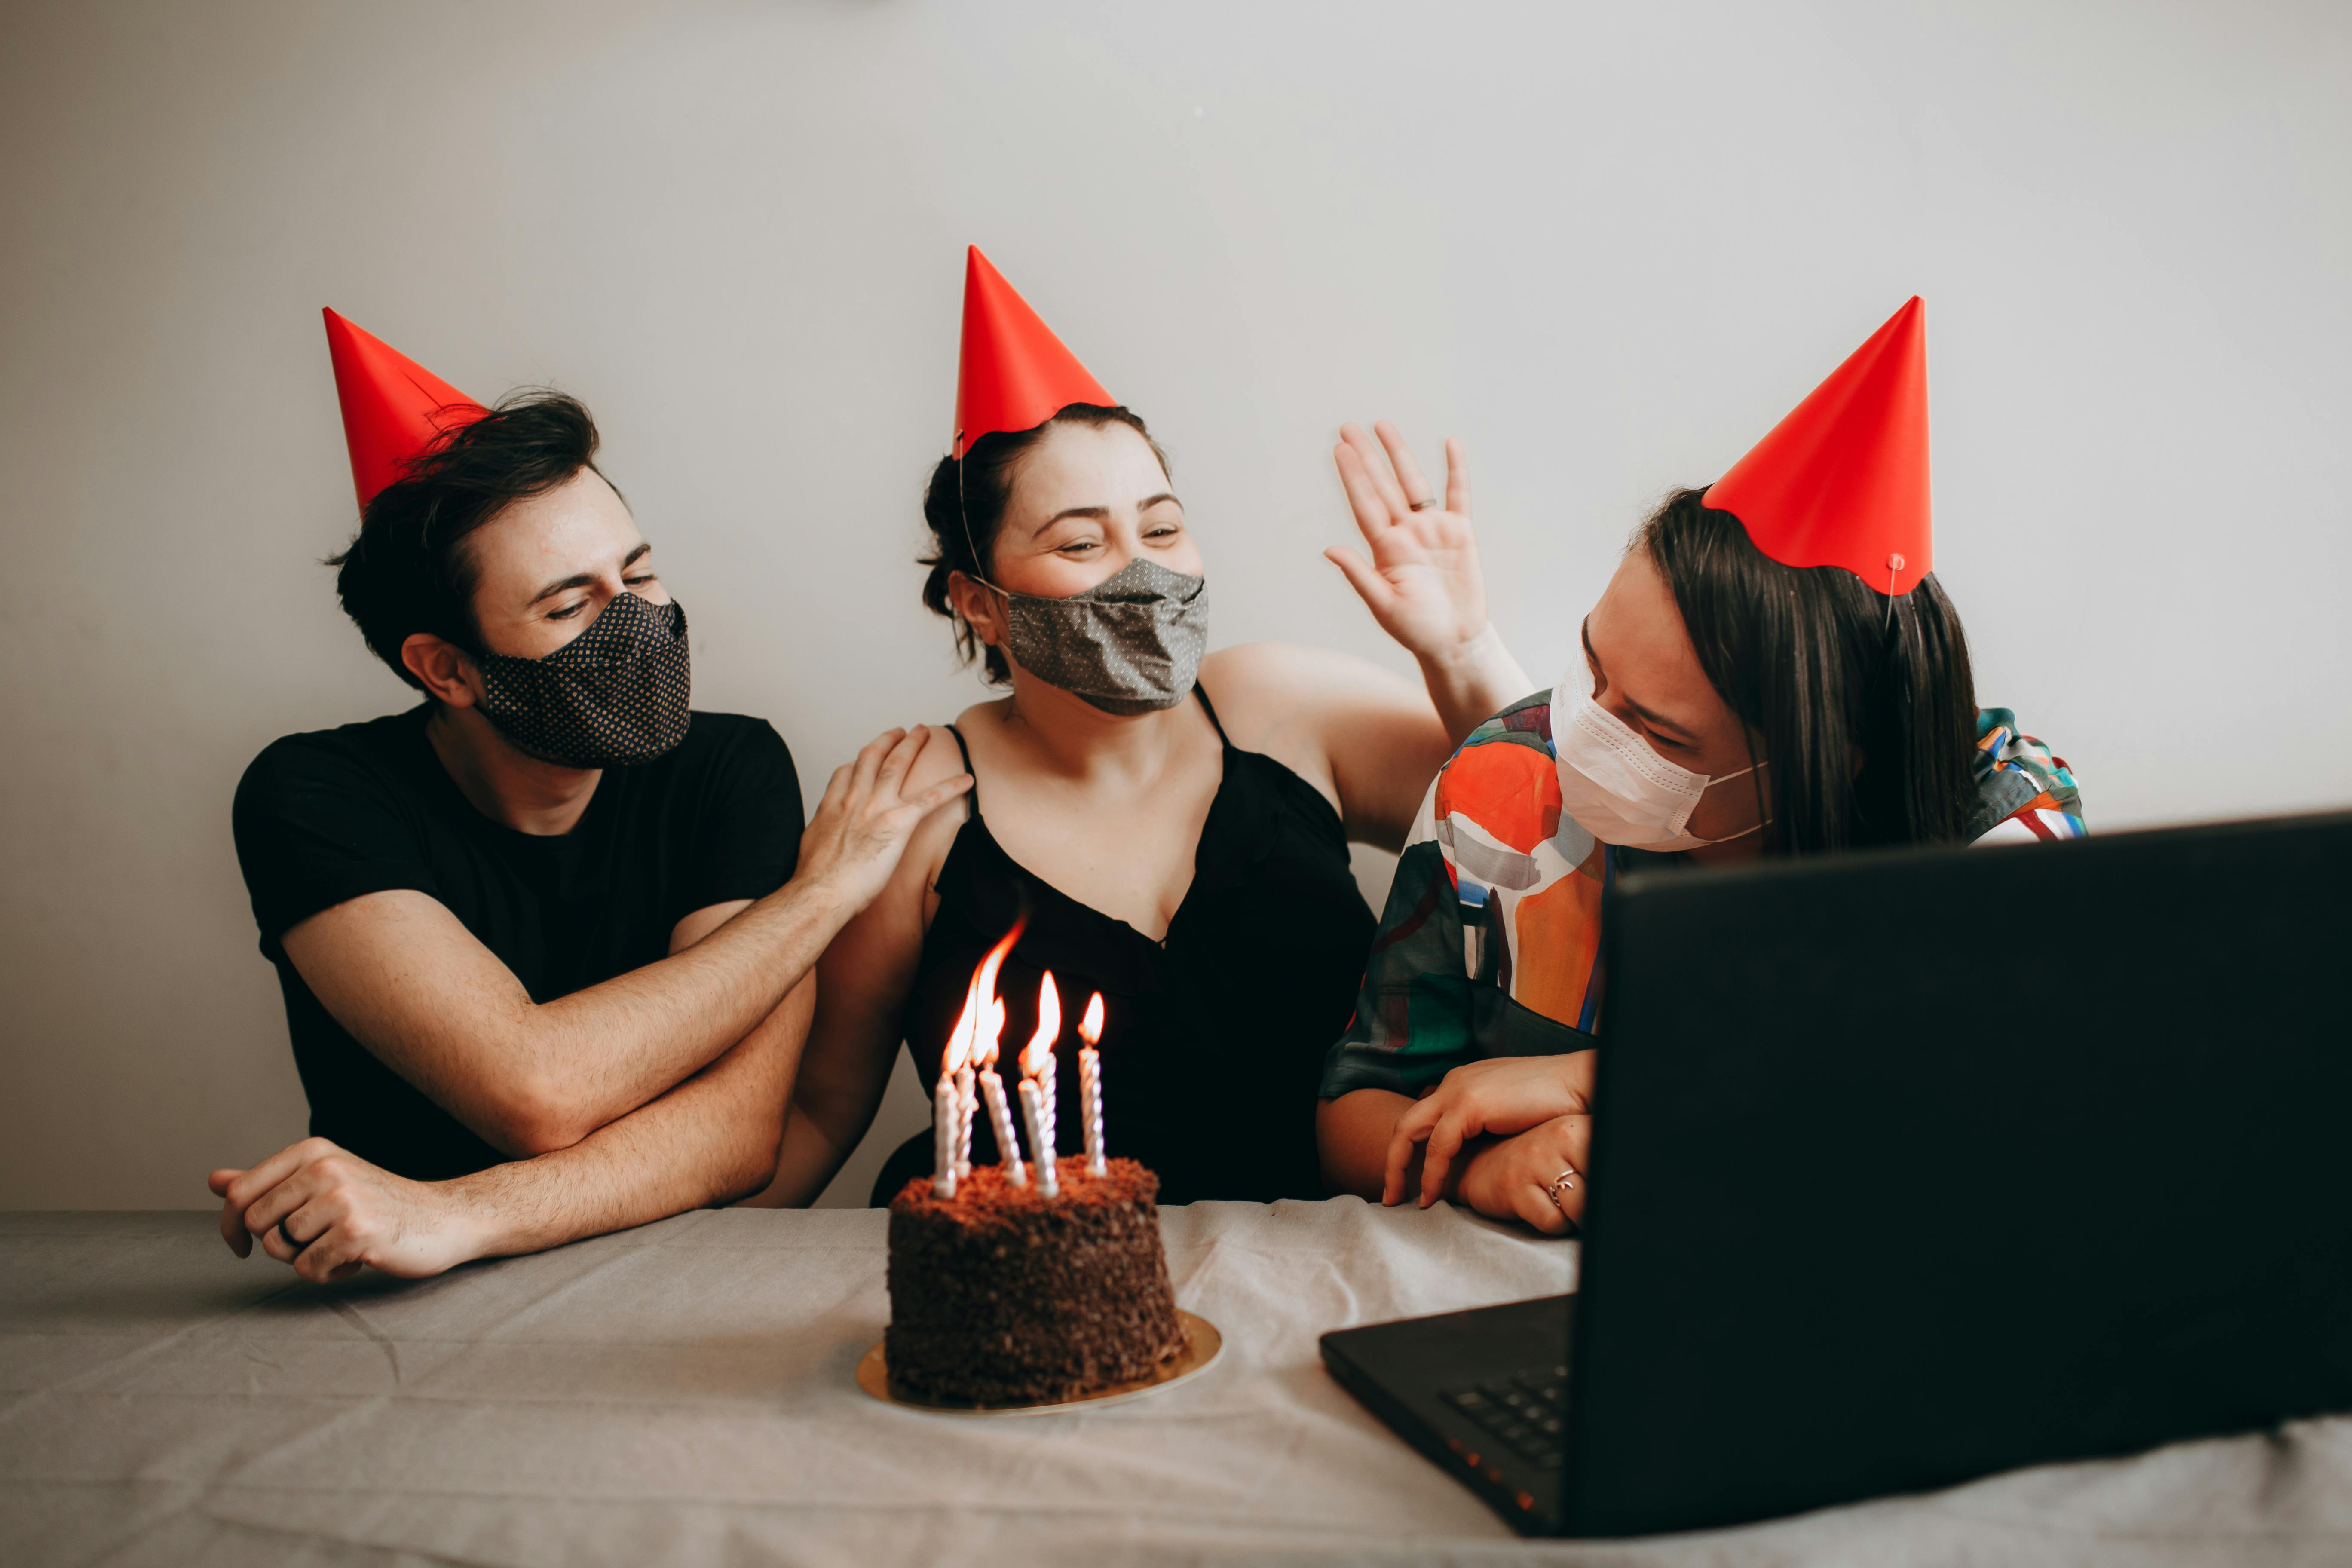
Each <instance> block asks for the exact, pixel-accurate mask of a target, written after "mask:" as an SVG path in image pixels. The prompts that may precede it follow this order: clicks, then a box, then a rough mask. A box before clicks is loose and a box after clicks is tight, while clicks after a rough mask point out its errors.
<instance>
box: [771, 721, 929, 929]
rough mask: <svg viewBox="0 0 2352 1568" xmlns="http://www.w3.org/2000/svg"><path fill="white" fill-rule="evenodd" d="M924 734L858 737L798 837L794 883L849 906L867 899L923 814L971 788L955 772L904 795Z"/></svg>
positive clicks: (893, 732)
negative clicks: (861, 740)
mask: <svg viewBox="0 0 2352 1568" xmlns="http://www.w3.org/2000/svg"><path fill="white" fill-rule="evenodd" d="M930 733H931V732H930V731H929V729H928V728H926V727H924V726H922V725H917V726H916V727H915V728H914V729H912V730H888V731H884V732H883V733H882V734H880V735H877V736H876V737H875V738H874V739H873V740H871V741H869V742H866V749H865V750H863V751H861V752H858V753H857V760H856V762H853V763H843V764H842V765H841V766H840V767H838V768H835V770H834V773H833V779H832V782H830V783H829V784H826V785H825V790H824V799H823V800H821V801H819V802H818V803H817V808H816V815H815V816H812V817H811V818H810V819H809V825H808V827H807V829H806V830H805V831H804V832H803V833H802V835H801V858H800V867H799V869H798V870H797V871H795V872H794V873H793V879H794V880H795V881H801V880H806V881H808V882H811V883H815V884H821V885H823V886H824V887H826V888H828V889H831V890H832V891H833V893H834V894H835V896H837V897H839V898H840V899H842V900H844V902H845V903H846V904H847V905H848V907H849V908H850V909H851V910H862V909H864V908H865V907H866V905H867V904H869V903H872V902H873V901H874V898H875V895H876V894H877V893H879V892H881V890H882V888H883V885H884V884H885V883H887V882H888V881H889V879H890V873H891V872H892V871H894V870H896V869H898V857H899V856H900V855H902V854H904V853H905V851H906V848H907V841H908V839H909V838H911V837H914V833H915V829H916V828H917V827H918V826H921V824H922V821H923V819H924V818H925V817H927V816H930V814H931V813H932V812H934V811H937V810H938V809H939V808H940V807H941V806H943V805H946V804H947V803H948V802H950V801H951V800H953V799H955V798H956V797H957V796H958V795H961V794H963V792H964V791H966V790H968V789H970V788H971V774H970V773H956V774H955V775H954V776H953V777H950V778H944V779H941V780H940V781H939V783H937V784H932V785H931V786H930V787H929V788H928V789H923V790H918V791H916V792H915V793H914V794H912V795H909V794H908V793H906V786H907V778H908V772H909V770H911V769H912V768H913V767H914V765H915V759H916V758H917V757H919V756H920V755H922V752H923V747H924V745H925V743H926V742H929V740H930Z"/></svg>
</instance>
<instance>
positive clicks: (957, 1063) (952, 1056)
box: [940, 991, 979, 1078]
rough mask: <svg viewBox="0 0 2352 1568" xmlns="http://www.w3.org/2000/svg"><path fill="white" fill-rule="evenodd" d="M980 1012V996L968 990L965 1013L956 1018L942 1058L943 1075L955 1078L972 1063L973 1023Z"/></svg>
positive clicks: (964, 1002)
mask: <svg viewBox="0 0 2352 1568" xmlns="http://www.w3.org/2000/svg"><path fill="white" fill-rule="evenodd" d="M978 1013H979V998H978V997H977V996H975V995H973V994H972V993H971V992H970V991H966V992H965V993H964V997H963V1013H962V1015H961V1016H960V1017H958V1018H957V1019H956V1021H955V1027H954V1028H952V1029H950V1030H949V1031H948V1048H947V1050H946V1051H945V1052H944V1053H943V1054H942V1055H941V1056H940V1076H941V1077H944V1078H953V1077H954V1076H955V1075H956V1074H958V1073H960V1072H961V1071H962V1070H963V1069H964V1068H967V1067H970V1066H971V1037H972V1033H973V1030H972V1025H973V1024H974V1023H975V1022H976V1021H977V1016H978Z"/></svg>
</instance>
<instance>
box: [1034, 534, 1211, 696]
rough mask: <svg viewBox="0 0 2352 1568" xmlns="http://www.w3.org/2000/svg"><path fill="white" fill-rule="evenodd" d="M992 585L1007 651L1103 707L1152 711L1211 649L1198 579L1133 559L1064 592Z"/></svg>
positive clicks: (1188, 685) (1187, 689)
mask: <svg viewBox="0 0 2352 1568" xmlns="http://www.w3.org/2000/svg"><path fill="white" fill-rule="evenodd" d="M990 586H992V587H993V586H994V584H990ZM996 591H997V592H998V593H1000V594H1002V595H1004V599H1005V620H1004V651H1005V652H1006V653H1008V654H1010V655H1012V656H1013V663H1015V664H1017V665H1019V666H1020V667H1021V668H1024V669H1025V670H1027V671H1028V672H1029V673H1030V674H1032V675H1034V676H1035V677H1036V678H1037V679H1040V680H1045V681H1050V682H1052V683H1053V684H1054V685H1055V686H1058V687H1060V688H1061V689H1063V690H1065V691H1069V692H1074V693H1076V695H1078V696H1080V697H1083V698H1085V699H1086V700H1087V701H1089V702H1091V703H1093V704H1094V705H1095V706H1096V707H1097V708H1099V709H1101V710H1103V711H1104V712H1106V713H1150V712H1153V711H1155V710H1159V709H1161V708H1173V707H1175V706H1176V704H1178V703H1179V702H1181V701H1183V700H1184V699H1185V698H1186V697H1187V696H1189V695H1191V693H1192V681H1193V679H1194V678H1195V677H1197V676H1198V675H1199V674H1200V673H1201V655H1202V654H1203V653H1205V652H1206V651H1207V650H1208V647H1209V599H1208V584H1207V583H1206V582H1205V581H1204V580H1203V579H1202V578H1199V577H1191V576H1187V575H1185V574H1183V573H1181V572H1171V571H1170V570H1169V569H1168V568H1167V567H1165V566H1162V565H1161V564H1160V563H1159V562H1157V561H1145V560H1141V559H1138V560H1134V561H1130V562H1129V563H1127V564H1126V565H1125V566H1122V567H1120V568H1119V569H1118V571H1117V572H1114V573H1113V574H1110V575H1109V576H1108V577H1106V578H1104V579H1103V580H1102V581H1101V582H1099V583H1097V584H1095V585H1094V586H1093V587H1091V588H1089V589H1087V591H1086V592H1085V593H1083V594H1073V595H1070V596H1069V597H1068V598H1066V599H1045V598H1039V597H1038V596H1036V595H1033V594H1015V593H1013V592H1012V591H1011V590H1010V589H1006V588H998V589H997V590H996Z"/></svg>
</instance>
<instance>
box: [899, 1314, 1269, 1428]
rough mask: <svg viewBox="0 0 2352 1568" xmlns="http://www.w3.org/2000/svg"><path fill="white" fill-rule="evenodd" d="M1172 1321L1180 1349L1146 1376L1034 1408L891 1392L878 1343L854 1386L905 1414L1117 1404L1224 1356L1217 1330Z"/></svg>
mask: <svg viewBox="0 0 2352 1568" xmlns="http://www.w3.org/2000/svg"><path fill="white" fill-rule="evenodd" d="M1176 1316H1177V1317H1178V1318H1179V1319H1181V1321H1183V1324H1184V1329H1185V1342H1184V1348H1183V1349H1182V1350H1181V1351H1179V1352H1176V1353H1175V1354H1174V1355H1172V1356H1171V1357H1169V1359H1168V1360H1166V1361H1165V1362H1162V1363H1160V1367H1159V1369H1158V1370H1157V1371H1155V1372H1154V1373H1152V1374H1151V1375H1150V1377H1139V1378H1137V1379H1136V1380H1135V1381H1134V1382H1132V1383H1113V1384H1106V1385H1105V1386H1103V1387H1101V1388H1098V1389H1096V1390H1095V1391H1094V1392H1093V1393H1091V1394H1079V1395H1078V1396H1077V1397H1076V1398H1075V1399H1047V1400H1041V1401H1039V1402H1037V1403H1035V1404H1033V1405H974V1404H971V1403H970V1402H969V1401H967V1400H961V1399H941V1398H938V1397H936V1396H934V1395H932V1394H920V1393H917V1392H916V1391H915V1390H913V1389H908V1388H894V1387H892V1386H891V1384H890V1368H889V1365H888V1363H886V1362H885V1361H884V1360H883V1359H882V1346H881V1344H880V1343H878V1342H877V1344H876V1345H875V1347H874V1348H873V1349H872V1350H870V1351H867V1352H866V1354H865V1355H864V1357H862V1358H861V1359H860V1360H859V1361H858V1363H857V1386H858V1387H860V1388H862V1389H864V1390H865V1391H866V1393H868V1394H872V1395H873V1396H874V1397H875V1398H877V1399H878V1400H880V1401H882V1403H883V1404H885V1405H902V1406H904V1407H905V1408H907V1409H908V1410H929V1411H931V1412H933V1413H934V1414H936V1415H1052V1414H1054V1413H1055V1411H1057V1410H1082V1409H1087V1408H1090V1407H1092V1406H1095V1405H1122V1404H1125V1403H1126V1402H1127V1401H1128V1400H1130V1399H1141V1398H1142V1397H1143V1396H1144V1395H1146V1394H1158V1393H1159V1392H1160V1390H1162V1389H1167V1388H1173V1387H1175V1386H1176V1385H1177V1384H1180V1383H1182V1382H1184V1381H1185V1380H1186V1379H1188V1378H1192V1377H1197V1376H1199V1375H1200V1374H1201V1373H1204V1372H1206V1371H1208V1370H1209V1369H1210V1368H1211V1367H1213V1366H1214V1365H1216V1364H1217V1358H1218V1357H1219V1356H1221V1355H1223V1354H1224V1353H1225V1336H1224V1335H1223V1334H1222V1333H1220V1332H1218V1331H1217V1325H1216V1324H1214V1323H1213V1322H1211V1321H1209V1320H1208V1319H1206V1318H1203V1317H1202V1316H1200V1315H1199V1314H1197V1313H1194V1312H1188V1311H1185V1310H1183V1309H1182V1308H1181V1307H1179V1308H1178V1309H1177V1310H1176Z"/></svg>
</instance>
